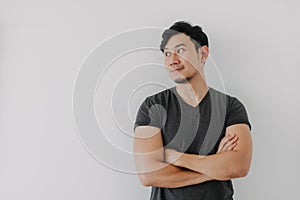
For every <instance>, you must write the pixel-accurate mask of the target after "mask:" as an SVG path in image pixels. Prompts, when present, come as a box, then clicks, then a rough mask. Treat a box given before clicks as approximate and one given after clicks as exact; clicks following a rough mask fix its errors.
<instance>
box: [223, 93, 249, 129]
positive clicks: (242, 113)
mask: <svg viewBox="0 0 300 200" xmlns="http://www.w3.org/2000/svg"><path fill="white" fill-rule="evenodd" d="M234 124H247V125H248V126H249V128H250V130H251V124H250V122H249V119H248V114H247V110H246V108H245V106H244V105H243V103H242V102H241V101H239V100H238V99H237V98H235V97H233V98H232V100H231V102H230V105H229V110H228V115H227V118H226V123H225V126H226V127H228V126H231V125H234Z"/></svg>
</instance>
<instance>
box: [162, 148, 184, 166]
mask: <svg viewBox="0 0 300 200" xmlns="http://www.w3.org/2000/svg"><path fill="white" fill-rule="evenodd" d="M181 154H182V153H181V152H178V151H176V150H175V149H165V162H166V163H170V164H174V165H176V162H177V161H178V159H179V158H180V156H181Z"/></svg>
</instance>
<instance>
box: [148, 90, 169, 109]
mask: <svg viewBox="0 0 300 200" xmlns="http://www.w3.org/2000/svg"><path fill="white" fill-rule="evenodd" d="M173 89H174V87H171V88H168V89H165V90H162V91H160V92H158V93H155V94H153V95H150V96H148V97H146V99H145V101H146V102H147V103H148V104H162V105H165V104H166V103H167V102H168V99H169V98H171V97H172V96H173V95H174V94H173Z"/></svg>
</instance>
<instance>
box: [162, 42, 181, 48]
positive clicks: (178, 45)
mask: <svg viewBox="0 0 300 200" xmlns="http://www.w3.org/2000/svg"><path fill="white" fill-rule="evenodd" d="M180 46H186V44H183V43H182V44H177V45H176V46H175V48H177V47H180ZM164 49H168V48H167V47H165V48H164Z"/></svg>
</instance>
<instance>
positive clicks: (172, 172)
mask: <svg viewBox="0 0 300 200" xmlns="http://www.w3.org/2000/svg"><path fill="white" fill-rule="evenodd" d="M160 165H161V167H160V169H158V170H155V171H152V172H147V173H143V174H141V175H140V178H141V181H142V183H143V184H144V185H146V186H155V187H163V188H177V187H183V186H188V185H194V184H198V183H203V182H205V181H208V180H212V179H211V178H210V177H209V176H207V175H204V174H202V173H199V172H195V171H191V170H188V169H182V168H180V167H177V166H174V165H171V164H167V163H160Z"/></svg>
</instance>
